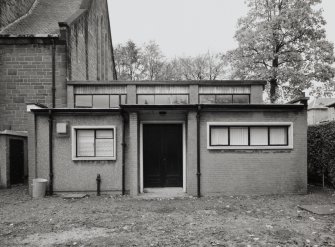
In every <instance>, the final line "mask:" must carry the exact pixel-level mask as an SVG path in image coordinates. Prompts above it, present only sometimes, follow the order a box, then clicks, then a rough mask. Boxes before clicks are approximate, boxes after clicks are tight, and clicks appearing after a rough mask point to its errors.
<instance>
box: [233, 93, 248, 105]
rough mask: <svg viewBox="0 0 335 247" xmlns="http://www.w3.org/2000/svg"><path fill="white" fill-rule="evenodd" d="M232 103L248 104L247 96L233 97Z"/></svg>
mask: <svg viewBox="0 0 335 247" xmlns="http://www.w3.org/2000/svg"><path fill="white" fill-rule="evenodd" d="M233 103H235V104H249V95H233Z"/></svg>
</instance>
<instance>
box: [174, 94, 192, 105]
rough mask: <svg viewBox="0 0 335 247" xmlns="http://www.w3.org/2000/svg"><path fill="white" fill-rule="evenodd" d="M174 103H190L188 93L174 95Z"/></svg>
mask: <svg viewBox="0 0 335 247" xmlns="http://www.w3.org/2000/svg"><path fill="white" fill-rule="evenodd" d="M171 97H172V102H171V103H172V104H180V105H182V104H188V95H172V96H171Z"/></svg>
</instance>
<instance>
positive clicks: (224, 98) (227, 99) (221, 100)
mask: <svg viewBox="0 0 335 247" xmlns="http://www.w3.org/2000/svg"><path fill="white" fill-rule="evenodd" d="M215 97H216V98H215V102H216V103H217V104H229V103H232V100H233V96H232V95H216V96H215Z"/></svg>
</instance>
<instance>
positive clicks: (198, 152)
mask: <svg viewBox="0 0 335 247" xmlns="http://www.w3.org/2000/svg"><path fill="white" fill-rule="evenodd" d="M200 111H201V106H200V105H198V109H197V196H198V198H200V197H201V184H200V182H201V181H200V177H201V169H200Z"/></svg>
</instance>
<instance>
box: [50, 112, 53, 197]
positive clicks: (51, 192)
mask: <svg viewBox="0 0 335 247" xmlns="http://www.w3.org/2000/svg"><path fill="white" fill-rule="evenodd" d="M52 132H53V117H52V111H51V110H49V195H50V196H52V195H53V177H54V174H53V140H52V138H53V135H52Z"/></svg>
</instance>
